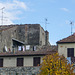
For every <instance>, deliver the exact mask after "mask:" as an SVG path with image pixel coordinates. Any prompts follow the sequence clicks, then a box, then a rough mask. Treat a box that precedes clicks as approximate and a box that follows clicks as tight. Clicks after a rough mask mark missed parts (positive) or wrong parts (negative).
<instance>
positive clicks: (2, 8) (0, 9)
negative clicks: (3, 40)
mask: <svg viewBox="0 0 75 75" xmlns="http://www.w3.org/2000/svg"><path fill="white" fill-rule="evenodd" d="M4 9H5V7H3V8H1V9H0V10H2V16H1V25H3V18H4V16H3V13H4V12H3V10H4Z"/></svg>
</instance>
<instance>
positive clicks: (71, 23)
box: [70, 21, 74, 35]
mask: <svg viewBox="0 0 75 75" xmlns="http://www.w3.org/2000/svg"><path fill="white" fill-rule="evenodd" d="M70 25H71V35H72V33H73V32H72V29H73V25H74V22H73V21H70Z"/></svg>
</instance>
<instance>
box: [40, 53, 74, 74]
mask: <svg viewBox="0 0 75 75" xmlns="http://www.w3.org/2000/svg"><path fill="white" fill-rule="evenodd" d="M72 66H73V65H71V64H70V63H68V60H67V59H66V58H65V57H64V56H59V55H58V53H54V54H51V55H46V56H45V57H43V62H42V64H41V69H40V75H74V74H73V70H74V68H73V67H72Z"/></svg>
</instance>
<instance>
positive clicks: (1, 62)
mask: <svg viewBox="0 0 75 75" xmlns="http://www.w3.org/2000/svg"><path fill="white" fill-rule="evenodd" d="M0 67H3V59H2V58H1V59H0Z"/></svg>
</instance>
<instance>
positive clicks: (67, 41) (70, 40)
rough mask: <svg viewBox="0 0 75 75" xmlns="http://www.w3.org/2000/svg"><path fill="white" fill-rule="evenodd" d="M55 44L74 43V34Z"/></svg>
mask: <svg viewBox="0 0 75 75" xmlns="http://www.w3.org/2000/svg"><path fill="white" fill-rule="evenodd" d="M57 43H75V33H74V34H73V35H71V36H68V37H67V38H64V39H62V40H60V41H57Z"/></svg>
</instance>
